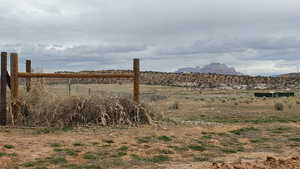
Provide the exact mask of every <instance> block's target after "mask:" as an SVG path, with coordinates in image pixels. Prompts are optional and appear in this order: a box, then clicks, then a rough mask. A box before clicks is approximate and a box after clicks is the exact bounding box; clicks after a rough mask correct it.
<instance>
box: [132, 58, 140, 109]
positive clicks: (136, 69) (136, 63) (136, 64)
mask: <svg viewBox="0 0 300 169" xmlns="http://www.w3.org/2000/svg"><path fill="white" fill-rule="evenodd" d="M133 73H134V78H133V101H134V102H136V103H140V96H139V95H140V59H133Z"/></svg>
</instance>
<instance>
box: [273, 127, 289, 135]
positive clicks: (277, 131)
mask: <svg viewBox="0 0 300 169" xmlns="http://www.w3.org/2000/svg"><path fill="white" fill-rule="evenodd" d="M290 129H291V128H289V127H278V128H275V129H271V130H270V131H271V133H275V134H282V133H285V132H287V131H288V130H290Z"/></svg>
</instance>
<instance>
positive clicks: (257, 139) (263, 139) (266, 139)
mask: <svg viewBox="0 0 300 169" xmlns="http://www.w3.org/2000/svg"><path fill="white" fill-rule="evenodd" d="M266 141H269V138H256V139H251V140H250V142H251V143H264V142H266Z"/></svg>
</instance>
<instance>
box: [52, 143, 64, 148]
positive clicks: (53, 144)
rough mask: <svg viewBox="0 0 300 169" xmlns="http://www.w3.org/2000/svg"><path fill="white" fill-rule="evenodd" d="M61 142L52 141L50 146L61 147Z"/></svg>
mask: <svg viewBox="0 0 300 169" xmlns="http://www.w3.org/2000/svg"><path fill="white" fill-rule="evenodd" d="M61 146H62V145H61V144H60V143H50V147H61Z"/></svg>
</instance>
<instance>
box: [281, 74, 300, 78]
mask: <svg viewBox="0 0 300 169" xmlns="http://www.w3.org/2000/svg"><path fill="white" fill-rule="evenodd" d="M279 76H280V77H291V78H300V73H288V74H282V75H279Z"/></svg>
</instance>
